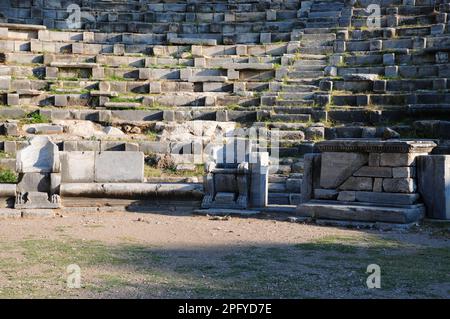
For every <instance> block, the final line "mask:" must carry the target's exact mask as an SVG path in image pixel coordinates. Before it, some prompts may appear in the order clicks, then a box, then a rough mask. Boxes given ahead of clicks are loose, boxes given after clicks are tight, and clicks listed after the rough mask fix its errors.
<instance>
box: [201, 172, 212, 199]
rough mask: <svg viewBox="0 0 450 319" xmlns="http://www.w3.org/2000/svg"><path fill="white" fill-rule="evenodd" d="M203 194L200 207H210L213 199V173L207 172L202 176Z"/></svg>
mask: <svg viewBox="0 0 450 319" xmlns="http://www.w3.org/2000/svg"><path fill="white" fill-rule="evenodd" d="M204 188H205V196H203V201H202V208H211V206H212V202H213V199H214V174H212V173H208V174H206V176H205V178H204Z"/></svg>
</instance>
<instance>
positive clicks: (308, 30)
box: [302, 26, 330, 34]
mask: <svg viewBox="0 0 450 319" xmlns="http://www.w3.org/2000/svg"><path fill="white" fill-rule="evenodd" d="M302 32H304V34H324V33H327V34H329V33H330V29H329V28H320V27H317V28H314V27H308V26H306V27H305V28H304V29H302Z"/></svg>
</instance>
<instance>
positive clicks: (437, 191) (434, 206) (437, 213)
mask: <svg viewBox="0 0 450 319" xmlns="http://www.w3.org/2000/svg"><path fill="white" fill-rule="evenodd" d="M417 181H418V189H419V192H420V195H421V196H422V199H423V201H424V203H425V206H426V209H427V217H429V218H437V219H446V220H450V156H448V155H429V156H419V157H418V159H417Z"/></svg>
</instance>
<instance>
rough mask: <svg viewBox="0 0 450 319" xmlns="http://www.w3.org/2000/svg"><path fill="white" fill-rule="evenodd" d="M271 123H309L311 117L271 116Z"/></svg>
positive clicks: (303, 115) (306, 115)
mask: <svg viewBox="0 0 450 319" xmlns="http://www.w3.org/2000/svg"><path fill="white" fill-rule="evenodd" d="M270 120H271V121H278V122H309V121H311V115H309V114H271V115H270Z"/></svg>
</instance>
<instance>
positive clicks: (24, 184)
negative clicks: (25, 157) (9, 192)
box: [17, 173, 50, 193]
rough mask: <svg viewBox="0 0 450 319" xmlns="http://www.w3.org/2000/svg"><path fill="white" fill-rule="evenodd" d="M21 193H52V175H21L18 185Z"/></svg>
mask: <svg viewBox="0 0 450 319" xmlns="http://www.w3.org/2000/svg"><path fill="white" fill-rule="evenodd" d="M17 191H18V192H19V193H26V192H48V191H50V174H48V173H24V174H20V176H19V182H18V183H17Z"/></svg>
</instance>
